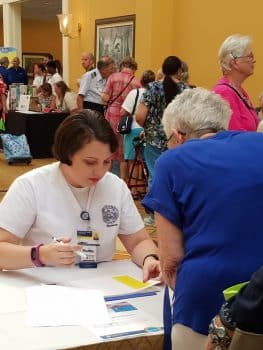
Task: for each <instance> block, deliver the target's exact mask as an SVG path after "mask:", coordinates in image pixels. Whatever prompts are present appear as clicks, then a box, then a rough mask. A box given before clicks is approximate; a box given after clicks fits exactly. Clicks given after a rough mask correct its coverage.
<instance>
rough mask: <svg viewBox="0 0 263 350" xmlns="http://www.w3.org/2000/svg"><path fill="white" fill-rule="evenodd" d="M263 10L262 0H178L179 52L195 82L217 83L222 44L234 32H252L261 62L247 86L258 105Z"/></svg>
mask: <svg viewBox="0 0 263 350" xmlns="http://www.w3.org/2000/svg"><path fill="white" fill-rule="evenodd" d="M262 9H263V3H262V1H261V0H253V1H252V2H250V3H248V2H246V1H239V0H233V1H229V0H221V1H211V0H202V1H196V0H176V12H177V15H176V20H175V23H174V28H175V30H174V34H175V43H176V50H177V51H176V52H177V53H178V55H179V56H180V57H182V58H183V59H184V60H185V61H186V62H188V63H189V66H190V75H191V80H192V82H193V83H196V84H197V85H201V86H204V87H207V88H210V87H211V86H213V85H214V83H215V81H216V80H217V78H218V76H219V75H220V74H221V72H220V69H219V65H218V59H217V52H218V49H219V46H220V45H221V43H222V42H223V41H224V39H225V38H226V37H227V36H229V35H231V34H235V33H241V34H248V35H250V36H251V37H252V39H253V51H254V53H255V56H256V59H257V64H256V66H255V73H254V75H253V76H251V77H250V78H249V79H248V80H247V81H246V82H245V84H244V86H245V88H246V89H247V91H248V93H249V95H250V96H251V98H252V99H253V101H254V103H255V105H256V104H257V103H258V101H257V96H258V94H259V92H260V91H262V90H263V81H262V76H263V50H262V28H261V24H260V23H261V17H262Z"/></svg>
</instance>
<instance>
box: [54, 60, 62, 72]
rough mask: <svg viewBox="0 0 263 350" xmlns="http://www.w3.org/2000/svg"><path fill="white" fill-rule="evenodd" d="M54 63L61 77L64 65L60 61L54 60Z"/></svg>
mask: <svg viewBox="0 0 263 350" xmlns="http://www.w3.org/2000/svg"><path fill="white" fill-rule="evenodd" d="M54 62H55V63H56V69H57V71H58V73H59V74H60V75H62V73H63V69H62V64H61V62H60V60H54Z"/></svg>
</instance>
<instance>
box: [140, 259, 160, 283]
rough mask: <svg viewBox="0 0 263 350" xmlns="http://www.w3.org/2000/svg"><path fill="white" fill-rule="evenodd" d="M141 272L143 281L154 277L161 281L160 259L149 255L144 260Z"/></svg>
mask: <svg viewBox="0 0 263 350" xmlns="http://www.w3.org/2000/svg"><path fill="white" fill-rule="evenodd" d="M142 273H143V282H146V281H148V280H149V279H156V280H158V281H160V282H161V283H162V282H163V277H162V272H161V266H160V261H159V260H156V259H155V258H153V257H152V256H149V257H148V258H147V259H146V260H145V262H144V265H143V268H142Z"/></svg>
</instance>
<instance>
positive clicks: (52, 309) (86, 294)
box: [26, 285, 110, 327]
mask: <svg viewBox="0 0 263 350" xmlns="http://www.w3.org/2000/svg"><path fill="white" fill-rule="evenodd" d="M26 297H27V318H28V324H29V326H31V327H44V326H52V327H54V326H72V325H82V326H90V325H106V324H108V323H109V322H110V317H109V313H108V311H107V308H106V304H105V301H104V298H103V295H102V293H101V291H99V290H83V289H77V288H72V287H64V286H56V285H42V286H36V287H29V288H27V290H26Z"/></svg>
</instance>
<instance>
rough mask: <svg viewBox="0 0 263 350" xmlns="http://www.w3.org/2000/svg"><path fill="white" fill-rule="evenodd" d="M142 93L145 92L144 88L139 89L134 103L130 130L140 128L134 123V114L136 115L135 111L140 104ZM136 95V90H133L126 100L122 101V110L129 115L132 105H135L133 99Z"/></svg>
mask: <svg viewBox="0 0 263 350" xmlns="http://www.w3.org/2000/svg"><path fill="white" fill-rule="evenodd" d="M144 91H145V88H140V89H139V96H138V100H137V103H136V107H135V112H134V115H133V121H132V125H131V128H132V129H137V128H141V126H140V125H139V124H138V123H137V122H136V119H135V113H136V111H137V109H138V105H139V103H140V100H141V97H142V94H143V93H144ZM136 94H137V89H133V90H131V91H130V92H129V93H128V95H127V96H126V98H125V100H124V101H123V104H122V108H123V109H125V111H127V112H129V113H131V112H132V110H133V106H134V103H135V99H136Z"/></svg>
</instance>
